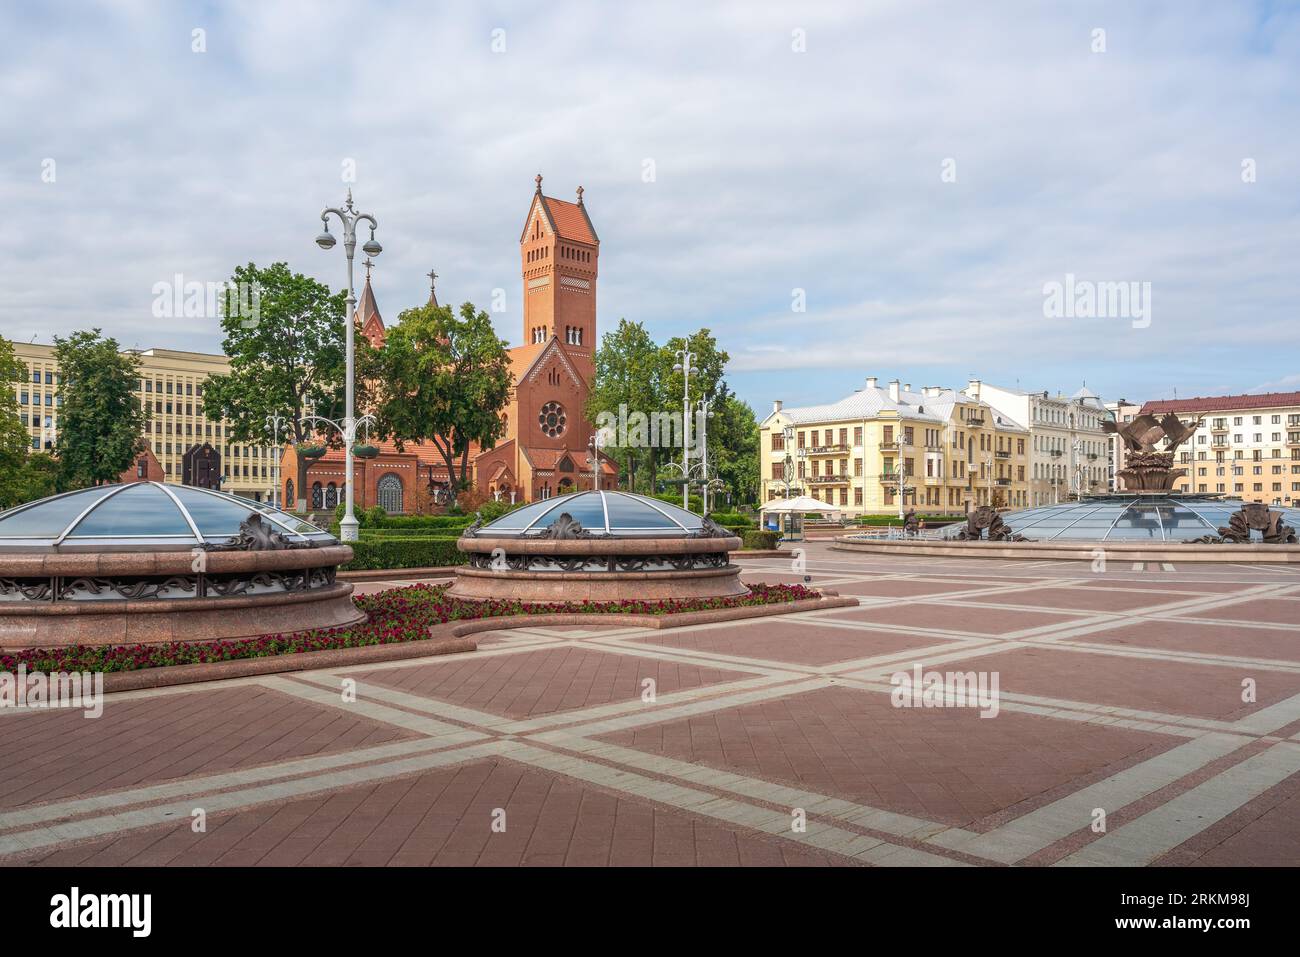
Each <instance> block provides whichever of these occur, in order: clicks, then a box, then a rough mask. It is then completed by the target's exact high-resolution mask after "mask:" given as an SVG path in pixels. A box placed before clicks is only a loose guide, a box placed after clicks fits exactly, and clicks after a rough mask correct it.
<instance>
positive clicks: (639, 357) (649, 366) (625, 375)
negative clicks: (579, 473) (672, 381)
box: [587, 319, 662, 492]
mask: <svg viewBox="0 0 1300 957" xmlns="http://www.w3.org/2000/svg"><path fill="white" fill-rule="evenodd" d="M595 358H596V376H595V381H594V382H593V383H592V385H591V392H590V394H589V395H588V398H587V418H588V419H589V420H590V421H591V422H594V423H596V425H597V426H598V427H599V426H600V425H601V424H602V419H603V418H607V417H612V418H613V419H614V420H616V421H621V422H622V423H623V426H624V428H623V429H622V432H623V433H624V434H622V435H616V436H615V437H614V439H613V441H612V442H610V443H609V444H607V445H606V446H605V452H606V453H607V454H608V455H610V456H611V457H612V458H614V459H615V460H621V461H622V462H623V463H624V470H625V474H624V479H625V481H626V487H627V488H628V489H629V490H633V491H635V488H636V477H637V466H638V465H639V464H642V463H644V464H645V466H646V468H645V470H644V471H645V474H646V478H647V480H648V481H649V483H650V486H651V487H650V488H649V489H648V490H649V491H651V492H653V491H654V489H653V480H654V465H653V463H652V460H651V458H650V453H651V449H650V448H649V447H648V445H647V439H648V432H647V431H646V430H644V429H643V430H641V432H640V433H639V434H638V432H637V430H636V429H635V428H634V426H635V419H634V417H635V416H637V415H640V416H642V417H644V418H645V419H648V418H649V416H650V415H651V414H652V413H654V412H657V411H659V410H660V408H661V406H662V403H661V402H660V400H659V374H660V363H659V347H658V346H657V345H655V342H654V340H653V339H651V338H650V334H649V333H648V332H646V330H645V326H643V325H642V324H641V323H639V322H628V321H627V320H626V319H620V320H619V321H618V328H617V329H615V330H614V331H613V332H607V333H605V335H604V336H602V337H601V340H600V348H598V349H597V350H596V357H595ZM620 408H622V409H623V410H625V412H624V414H623V415H622V418H621V419H620ZM615 427H617V426H615ZM638 439H639V441H638ZM620 442H625V443H626V444H624V445H620V444H619V443H620Z"/></svg>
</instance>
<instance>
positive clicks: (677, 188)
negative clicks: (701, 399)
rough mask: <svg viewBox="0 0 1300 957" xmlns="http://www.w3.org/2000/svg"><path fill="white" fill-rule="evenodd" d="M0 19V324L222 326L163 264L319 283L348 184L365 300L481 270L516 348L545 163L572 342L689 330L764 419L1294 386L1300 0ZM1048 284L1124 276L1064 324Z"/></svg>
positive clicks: (236, 8)
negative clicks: (592, 251) (823, 406)
mask: <svg viewBox="0 0 1300 957" xmlns="http://www.w3.org/2000/svg"><path fill="white" fill-rule="evenodd" d="M0 28H2V29H3V35H4V36H5V38H6V41H7V42H6V56H5V57H4V59H3V61H0V102H3V103H4V109H3V113H2V114H0V170H2V171H3V175H2V176H0V201H3V208H4V210H5V212H6V216H5V222H6V228H5V229H3V230H0V277H2V278H3V284H4V289H5V291H6V295H5V296H4V297H3V305H0V335H4V336H5V337H7V338H10V339H14V340H17V341H31V340H33V339H34V340H35V341H37V342H46V343H48V342H50V341H51V337H52V336H55V335H60V334H66V333H68V332H70V331H72V330H75V329H79V328H87V327H92V326H98V327H100V328H102V329H103V330H104V331H105V333H106V334H109V335H112V336H114V337H115V338H117V339H118V340H119V342H120V343H121V344H122V345H123V346H124V347H133V346H138V347H140V348H149V347H160V348H178V349H194V350H200V351H214V352H215V351H218V350H219V344H220V338H221V337H220V330H219V326H218V323H217V321H216V319H215V318H204V317H189V318H185V317H174V318H166V317H164V318H159V317H158V316H156V315H155V311H156V310H155V298H156V291H155V290H156V288H157V284H159V283H174V282H175V279H174V277H176V276H178V275H179V276H181V277H183V280H184V281H185V282H193V281H198V282H204V283H206V282H220V281H222V280H224V279H226V278H228V277H229V276H230V274H231V271H232V270H233V268H234V267H235V266H236V265H238V264H241V263H246V262H250V261H252V262H257V263H259V264H267V263H270V262H274V261H285V262H287V263H289V265H290V266H291V267H292V268H293V269H295V270H297V271H300V272H304V273H307V274H309V275H312V276H314V277H316V278H318V279H320V280H321V281H323V282H327V283H329V284H330V285H332V286H334V287H335V288H340V287H342V286H343V285H344V284H345V278H346V264H345V260H344V257H343V252H342V247H341V245H340V246H336V247H335V248H334V249H333V250H331V251H330V252H328V253H327V252H323V251H321V250H320V249H318V248H317V247H316V246H315V244H314V243H313V239H314V237H315V236H316V234H317V233H318V232H319V231H320V218H319V217H320V211H321V210H322V209H323V208H324V207H326V206H333V205H338V204H340V203H341V201H342V200H343V198H344V195H345V191H346V190H347V189H348V188H349V187H351V188H352V189H353V192H354V196H355V198H356V201H357V205H358V207H359V208H360V209H362V210H364V211H367V212H371V213H373V214H374V215H375V216H376V217H377V219H378V220H379V224H380V226H379V230H378V233H377V238H378V239H379V240H380V242H381V243H383V245H384V252H383V253H382V254H381V255H380V256H379V257H378V258H377V260H376V265H375V269H374V279H373V283H374V289H375V292H376V296H377V298H378V302H379V306H380V309H381V311H382V312H383V314H384V316H385V318H386V319H387V320H389V321H390V322H391V321H395V320H396V317H397V315H398V313H400V311H401V310H402V309H404V308H407V307H410V306H415V305H420V304H422V303H423V302H424V301H426V299H427V295H428V279H427V278H426V276H425V274H426V273H427V272H428V271H429V269H430V268H435V269H436V270H437V272H438V274H439V277H440V278H439V280H438V294H439V299H440V300H441V301H442V302H444V303H448V302H450V303H456V304H458V303H460V302H463V301H466V300H470V301H473V302H474V303H476V304H478V305H479V306H480V307H482V308H489V307H491V306H492V304H493V299H494V290H504V297H503V299H504V301H503V303H502V302H501V300H500V298H498V304H503V305H504V309H503V310H502V311H500V312H495V313H493V318H494V321H495V323H496V326H497V329H498V331H499V333H500V334H501V335H502V336H503V337H504V338H506V339H508V340H509V341H510V342H511V343H512V344H515V343H519V342H521V341H522V328H521V326H522V321H521V313H520V306H521V301H520V296H521V289H520V286H521V281H520V278H519V272H520V262H519V250H518V247H517V243H518V239H519V232H520V230H521V229H522V226H523V220H524V217H525V215H526V213H527V210H528V204H529V201H530V199H531V196H532V192H533V189H534V182H533V177H534V176H535V175H536V174H537V173H539V172H540V173H542V174H543V176H544V177H545V180H544V189H545V192H546V193H547V194H548V195H552V196H556V197H559V198H562V199H569V200H572V199H573V198H574V190H575V189H576V187H578V186H579V185H581V186H583V187H584V189H585V194H584V198H585V201H586V205H587V208H588V211H589V213H590V215H591V217H592V220H593V222H594V224H595V227H596V230H597V232H598V233H599V236H600V240H601V257H600V280H599V295H598V316H599V322H600V325H601V328H602V330H604V331H608V330H610V329H612V328H613V327H614V325H615V324H616V323H617V321H618V319H620V318H627V319H629V320H634V321H639V322H642V323H644V324H645V326H646V328H647V329H648V330H649V331H650V333H651V335H652V336H654V338H655V339H656V340H657V341H660V342H662V341H664V340H666V339H667V338H669V337H670V336H674V335H680V334H684V333H686V332H689V331H693V330H695V329H698V328H700V327H708V328H709V329H711V330H712V331H713V333H714V334H715V335H716V336H717V338H718V340H719V343H720V345H721V347H722V348H723V349H725V350H726V351H727V353H728V354H729V356H730V363H729V365H728V369H727V379H728V381H729V382H730V383H731V385H732V387H733V388H734V389H735V390H736V391H737V392H738V393H739V394H740V395H741V397H742V398H744V399H746V400H747V401H749V402H750V403H751V405H753V406H754V407H755V409H756V410H757V411H758V412H759V414H760V417H761V416H762V415H763V414H765V413H766V412H768V411H770V409H771V407H772V402H773V400H775V399H780V400H783V401H784V402H785V404H786V406H787V407H791V406H797V405H809V404H820V403H824V402H830V401H834V400H837V399H839V398H842V397H843V396H845V395H847V394H849V393H851V392H852V391H853V390H854V389H856V388H860V387H861V386H862V385H863V380H864V378H865V377H867V376H871V375H874V376H877V377H878V378H879V379H880V381H881V382H882V383H883V382H886V381H888V380H890V379H893V378H898V379H900V380H902V381H903V382H910V383H912V384H913V385H914V386H916V387H917V388H919V387H920V386H922V385H945V386H953V387H958V388H960V387H962V386H964V385H965V383H966V381H967V380H968V379H969V378H972V377H975V378H981V379H983V380H984V381H988V382H994V383H997V384H999V385H1003V386H1008V387H1012V388H1015V387H1019V388H1022V389H1025V390H1026V391H1041V390H1049V391H1051V392H1053V393H1055V392H1057V391H1064V392H1066V393H1072V392H1074V391H1075V390H1076V389H1078V388H1079V387H1080V386H1081V385H1083V384H1084V383H1085V382H1086V384H1087V386H1088V388H1090V389H1091V390H1092V391H1093V392H1095V393H1097V394H1099V395H1101V396H1102V397H1103V398H1104V399H1107V400H1110V399H1118V398H1121V397H1123V398H1126V399H1128V400H1130V401H1143V400H1146V399H1164V398H1172V397H1174V396H1175V395H1177V396H1191V395H1219V394H1225V393H1237V392H1260V391H1273V390H1295V389H1300V315H1298V310H1297V305H1296V302H1297V294H1296V278H1297V269H1296V259H1297V254H1298V253H1300V159H1298V157H1300V89H1298V88H1300V4H1298V3H1281V2H1275V3H1266V2H1261V3H1251V2H1233V3H1224V2H1194V0H1177V2H1168V3H1161V2H1133V0H1125V2H1115V3H1108V2H1088V0H1081V2H1072V3H1069V4H1058V3H1035V2H989V3H980V4H972V3H968V2H960V0H954V2H948V3H940V2H926V0H900V2H890V0H885V2H862V0H859V2H853V3H849V2H844V3H839V2H802V3H794V2H791V3H778V2H771V3H765V2H743V3H742V2H735V3H698V2H693V3H676V2H658V0H643V2H638V3H576V2H566V0H552V2H548V3H540V4H539V3H499V2H498V3H491V2H487V3H484V2H479V3H472V2H466V3H439V2H427V0H426V2H409V3H404V2H393V3H366V4H358V3H346V4H345V3H319V2H314V3H286V2H275V0H257V2H228V3H221V4H207V3H184V2H168V3H164V2H157V3H154V2H143V0H138V2H132V0H120V2H109V3H63V2H58V0H54V2H43V3H41V4H18V3H16V2H14V0H2V3H0ZM196 31H198V32H196ZM335 229H337V227H335ZM1067 277H1072V278H1067ZM1067 282H1069V283H1072V285H1071V286H1070V289H1071V290H1072V296H1071V302H1076V301H1077V300H1075V299H1074V298H1073V296H1074V295H1085V294H1086V292H1087V290H1089V289H1095V288H1098V287H1097V284H1103V283H1105V284H1117V283H1123V284H1125V287H1124V288H1126V289H1130V288H1131V289H1132V290H1133V292H1134V298H1133V299H1132V301H1131V303H1130V305H1129V308H1128V309H1123V308H1120V303H1119V302H1118V301H1117V300H1116V301H1112V302H1111V303H1110V304H1109V307H1108V308H1107V309H1103V310H1100V311H1101V312H1102V313H1103V314H1102V315H1091V316H1090V315H1087V314H1086V313H1087V310H1086V308H1084V307H1083V306H1082V305H1080V307H1079V308H1077V309H1073V310H1069V309H1067V310H1065V313H1066V314H1064V315H1061V314H1060V312H1061V310H1053V309H1052V308H1051V306H1050V303H1049V301H1050V299H1051V296H1050V295H1049V292H1048V291H1049V290H1051V289H1052V288H1053V287H1052V285H1051V284H1053V283H1056V284H1059V285H1060V286H1061V287H1062V288H1063V287H1065V284H1066V283H1067ZM1130 283H1132V284H1134V285H1133V286H1131V287H1130V286H1128V285H1127V284H1130ZM1146 284H1149V285H1146ZM1102 288H1104V287H1102ZM1111 288H1112V289H1113V288H1117V287H1114V286H1112V287H1111ZM1080 290H1083V292H1079V291H1080ZM1139 304H1140V305H1142V307H1143V308H1140V309H1139V308H1137V305H1139ZM1081 312H1082V313H1084V314H1082V315H1080V314H1079V313H1081Z"/></svg>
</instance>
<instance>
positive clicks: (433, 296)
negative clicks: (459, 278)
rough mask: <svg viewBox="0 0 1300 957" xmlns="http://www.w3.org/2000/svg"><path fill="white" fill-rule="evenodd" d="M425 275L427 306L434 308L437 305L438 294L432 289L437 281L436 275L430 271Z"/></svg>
mask: <svg viewBox="0 0 1300 957" xmlns="http://www.w3.org/2000/svg"><path fill="white" fill-rule="evenodd" d="M425 275H426V276H428V277H429V305H431V306H436V305H438V294H437V293H436V292H435V291H434V287H435V285H436V284H437V281H438V274H437V273H436V272H434V271H433V270H432V269H430V270H429V271H428V272H427V273H425Z"/></svg>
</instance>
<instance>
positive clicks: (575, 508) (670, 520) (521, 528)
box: [478, 492, 704, 538]
mask: <svg viewBox="0 0 1300 957" xmlns="http://www.w3.org/2000/svg"><path fill="white" fill-rule="evenodd" d="M565 512H567V513H568V514H569V515H570V516H572V517H573V519H574V520H576V521H578V522H580V523H582V527H583V528H584V529H586V530H587V531H589V532H591V533H592V534H593V535H606V536H610V537H613V538H673V537H684V536H686V535H688V534H693V533H698V532H700V531H701V530H702V529H703V527H704V520H703V519H702V518H701V517H700V516H698V515H696V514H695V513H694V512H688V511H687V510H686V509H684V508H681V507H679V506H677V505H670V504H668V503H667V502H661V501H659V500H658V499H655V498H649V497H648V496H645V495H634V494H631V493H629V492H573V493H571V494H569V495H557V496H556V497H554V498H548V499H544V500H543V501H540V502H533V503H532V504H531V505H525V506H523V507H522V508H517V509H515V510H514V511H513V512H507V513H506V514H505V515H503V516H501V517H500V518H498V519H497V520H496V521H495V522H489V523H488V524H486V525H484V526H483V527H482V528H481V529H479V531H478V534H479V535H483V536H494V535H495V536H508V537H526V536H530V535H540V534H541V533H542V532H543V531H544V530H545V529H546V527H547V526H548V525H550V524H551V523H552V522H553V521H555V520H556V519H557V518H559V517H560V516H561V515H562V514H564V513H565Z"/></svg>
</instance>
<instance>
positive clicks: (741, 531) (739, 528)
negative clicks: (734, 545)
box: [718, 522, 753, 538]
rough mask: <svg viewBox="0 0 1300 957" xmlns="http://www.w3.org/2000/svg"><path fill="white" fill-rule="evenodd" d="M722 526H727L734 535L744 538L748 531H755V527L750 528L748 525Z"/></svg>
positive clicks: (724, 526)
mask: <svg viewBox="0 0 1300 957" xmlns="http://www.w3.org/2000/svg"><path fill="white" fill-rule="evenodd" d="M718 524H719V525H722V523H721V522H719V523H718ZM722 527H723V528H725V529H726V530H727V531H729V532H730V533H731V534H732V535H735V536H736V537H737V538H744V537H745V533H746V532H750V531H753V529H752V528H750V527H749V526H748V525H722Z"/></svg>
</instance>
